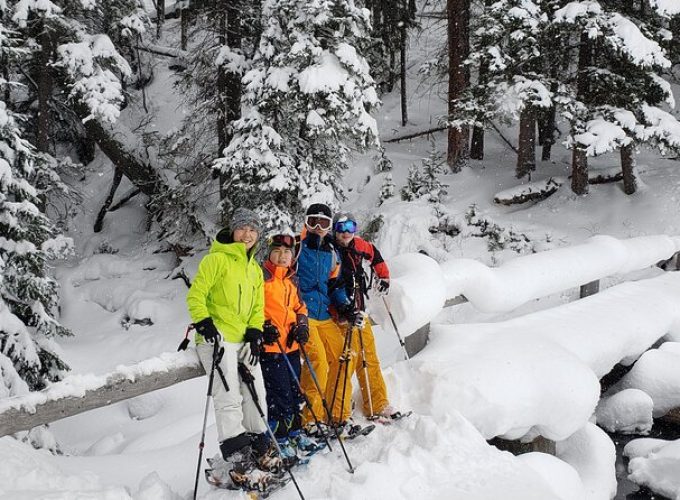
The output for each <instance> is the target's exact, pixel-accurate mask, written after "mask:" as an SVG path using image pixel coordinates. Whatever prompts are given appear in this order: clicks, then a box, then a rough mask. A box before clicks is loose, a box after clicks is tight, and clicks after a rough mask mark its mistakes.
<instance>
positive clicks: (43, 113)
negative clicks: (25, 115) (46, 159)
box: [35, 22, 54, 153]
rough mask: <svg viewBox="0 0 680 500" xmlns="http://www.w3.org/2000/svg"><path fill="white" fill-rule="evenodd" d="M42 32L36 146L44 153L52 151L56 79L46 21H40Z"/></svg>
mask: <svg viewBox="0 0 680 500" xmlns="http://www.w3.org/2000/svg"><path fill="white" fill-rule="evenodd" d="M39 25H40V27H39V30H40V33H39V35H38V40H39V43H40V47H41V48H40V52H39V53H38V82H37V86H38V120H37V123H36V125H37V130H36V139H35V147H36V149H37V150H38V151H40V152H42V153H49V152H50V138H51V135H52V134H51V131H52V117H51V113H50V98H51V97H52V90H53V88H54V79H53V78H52V67H51V66H50V65H51V63H52V52H53V47H52V45H53V43H52V36H51V33H50V32H49V31H48V27H47V26H45V24H44V23H42V22H40V23H39Z"/></svg>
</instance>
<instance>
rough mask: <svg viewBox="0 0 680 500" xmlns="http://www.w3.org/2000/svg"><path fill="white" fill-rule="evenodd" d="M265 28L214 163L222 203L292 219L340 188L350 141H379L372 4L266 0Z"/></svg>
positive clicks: (279, 223)
mask: <svg viewBox="0 0 680 500" xmlns="http://www.w3.org/2000/svg"><path fill="white" fill-rule="evenodd" d="M262 22H263V33H262V37H261V40H260V44H259V46H258V50H257V52H256V54H255V56H254V58H253V61H252V69H250V70H249V71H248V72H247V73H246V74H245V76H244V78H243V84H244V87H245V93H244V108H245V111H244V115H243V118H242V119H240V120H238V121H237V122H235V123H234V129H235V135H234V139H233V140H232V141H231V143H230V144H229V146H228V147H227V148H226V150H225V151H224V155H223V157H222V158H220V159H218V160H217V162H216V163H215V166H216V168H217V169H219V171H220V173H221V175H222V176H223V178H224V179H225V180H226V184H225V185H224V186H223V189H224V192H225V193H226V196H225V198H224V210H225V212H226V213H229V212H231V210H233V208H234V207H237V206H247V207H250V208H253V209H255V210H257V211H258V212H259V213H260V214H261V215H262V216H263V218H264V221H265V224H266V226H267V228H268V229H277V230H282V229H286V228H294V227H295V225H296V222H298V221H299V220H300V216H301V214H302V212H303V207H304V206H305V205H306V204H307V203H308V202H309V201H310V200H311V199H312V197H314V199H317V200H320V199H322V200H324V201H326V202H329V203H333V202H334V199H336V198H339V197H341V196H342V181H341V178H340V175H341V172H342V170H344V169H345V168H347V167H348V165H349V161H350V152H351V151H352V149H357V150H364V149H366V148H368V147H371V146H378V133H377V127H376V123H375V120H374V119H373V118H372V117H371V115H370V111H371V110H372V109H373V108H374V107H375V106H377V105H378V102H379V101H378V97H377V93H376V90H375V85H374V82H373V79H372V78H371V76H370V74H369V66H368V64H367V62H366V60H365V58H364V57H363V55H362V52H363V50H364V49H365V47H366V45H367V44H368V43H369V37H368V27H369V25H368V22H369V12H368V11H367V10H366V9H361V8H359V7H357V6H356V5H355V3H354V0H315V1H312V2H309V1H307V0H265V1H264V2H263V4H262Z"/></svg>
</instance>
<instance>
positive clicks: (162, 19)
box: [156, 0, 165, 40]
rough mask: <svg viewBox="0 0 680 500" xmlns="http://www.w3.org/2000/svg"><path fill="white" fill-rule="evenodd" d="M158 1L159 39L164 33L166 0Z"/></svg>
mask: <svg viewBox="0 0 680 500" xmlns="http://www.w3.org/2000/svg"><path fill="white" fill-rule="evenodd" d="M156 2H157V3H156V40H158V39H160V37H161V34H162V33H163V23H164V22H165V0H156Z"/></svg>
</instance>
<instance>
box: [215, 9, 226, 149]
mask: <svg viewBox="0 0 680 500" xmlns="http://www.w3.org/2000/svg"><path fill="white" fill-rule="evenodd" d="M218 15H219V16H220V18H219V36H218V40H217V43H218V44H219V45H220V47H223V46H224V45H226V43H227V9H226V8H225V9H220V10H219V13H218ZM226 101H227V75H226V73H225V68H224V67H222V66H218V68H217V152H216V153H217V154H216V156H217V157H221V156H222V155H223V154H224V148H226V147H227V125H226V116H227V110H226Z"/></svg>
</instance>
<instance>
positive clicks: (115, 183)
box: [94, 167, 123, 233]
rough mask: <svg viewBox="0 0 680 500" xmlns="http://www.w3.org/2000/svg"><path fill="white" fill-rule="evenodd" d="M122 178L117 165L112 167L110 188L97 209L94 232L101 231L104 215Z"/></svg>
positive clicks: (121, 172)
mask: <svg viewBox="0 0 680 500" xmlns="http://www.w3.org/2000/svg"><path fill="white" fill-rule="evenodd" d="M122 180H123V171H122V170H121V169H120V168H118V167H114V171H113V181H112V182H111V189H110V190H109V195H108V196H107V197H106V199H105V200H104V204H103V205H102V208H101V209H100V210H99V213H98V214H97V220H95V221H94V232H95V233H99V232H101V230H102V227H103V226H104V216H105V215H106V212H108V210H109V207H110V206H111V203H113V197H114V196H115V195H116V190H117V189H118V186H120V181H122Z"/></svg>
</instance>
